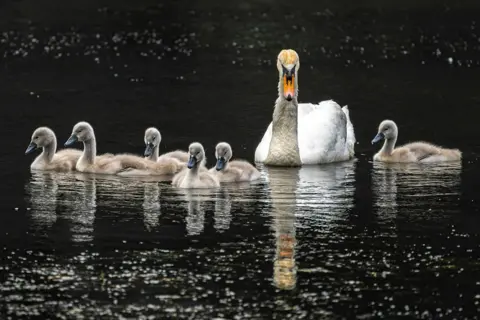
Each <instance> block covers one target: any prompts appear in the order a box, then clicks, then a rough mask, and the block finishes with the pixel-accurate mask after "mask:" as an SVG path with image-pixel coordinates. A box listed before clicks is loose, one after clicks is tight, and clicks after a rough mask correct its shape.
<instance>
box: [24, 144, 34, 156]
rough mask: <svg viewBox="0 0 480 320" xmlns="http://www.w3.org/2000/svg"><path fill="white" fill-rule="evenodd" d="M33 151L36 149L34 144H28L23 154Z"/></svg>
mask: <svg viewBox="0 0 480 320" xmlns="http://www.w3.org/2000/svg"><path fill="white" fill-rule="evenodd" d="M35 149H37V144H36V143H35V142H30V144H29V145H28V147H27V150H25V154H29V153H32V152H33V151H35Z"/></svg>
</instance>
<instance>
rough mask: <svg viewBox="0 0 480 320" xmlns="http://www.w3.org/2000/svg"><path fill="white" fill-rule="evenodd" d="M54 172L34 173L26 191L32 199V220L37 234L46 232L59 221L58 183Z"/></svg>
mask: <svg viewBox="0 0 480 320" xmlns="http://www.w3.org/2000/svg"><path fill="white" fill-rule="evenodd" d="M54 175H55V173H53V172H41V171H38V172H34V171H32V177H31V179H30V181H29V182H28V183H27V184H26V186H25V189H26V193H27V195H28V196H29V197H30V219H31V220H32V227H33V229H35V230H36V231H37V232H45V231H47V230H48V228H50V227H52V225H53V224H54V223H55V222H56V221H57V214H56V212H55V211H56V209H57V191H58V183H57V181H56V180H55V177H54Z"/></svg>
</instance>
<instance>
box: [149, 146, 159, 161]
mask: <svg viewBox="0 0 480 320" xmlns="http://www.w3.org/2000/svg"><path fill="white" fill-rule="evenodd" d="M159 149H160V146H154V147H153V152H152V154H151V155H150V157H148V159H149V160H152V161H155V162H157V161H158V156H159V154H160V150H159Z"/></svg>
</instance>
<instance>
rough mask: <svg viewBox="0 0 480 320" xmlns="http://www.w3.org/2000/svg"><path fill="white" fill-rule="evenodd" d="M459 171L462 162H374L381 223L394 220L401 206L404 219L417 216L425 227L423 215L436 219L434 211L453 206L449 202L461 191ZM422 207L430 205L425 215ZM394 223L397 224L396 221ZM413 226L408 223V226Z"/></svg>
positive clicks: (377, 202) (374, 179)
mask: <svg viewBox="0 0 480 320" xmlns="http://www.w3.org/2000/svg"><path fill="white" fill-rule="evenodd" d="M461 171H462V164H461V163H438V164H416V163H409V164H402V163H377V162H374V164H373V168H372V179H373V192H374V195H375V198H376V199H375V207H376V211H377V216H378V218H379V219H380V220H383V223H387V224H388V223H393V222H394V221H395V220H394V219H395V218H396V216H397V214H398V213H399V211H400V210H401V209H400V208H402V210H403V211H405V213H406V214H405V218H406V221H409V222H412V219H415V218H419V219H422V225H423V226H424V227H425V223H426V220H425V218H427V220H428V219H429V218H431V217H434V216H436V217H437V218H438V217H439V215H436V213H445V211H447V210H452V209H453V210H455V209H456V208H455V206H452V205H451V203H452V202H454V201H457V200H458V199H459V197H460V194H461V190H460V180H461V178H460V174H461ZM449 198H451V199H449ZM445 203H448V206H445ZM425 207H427V208H429V209H428V213H427V214H428V215H426V212H425ZM447 207H448V209H447ZM419 208H420V209H419ZM445 217H448V215H445ZM396 224H397V226H396V227H398V221H397V222H396ZM440 225H442V224H440ZM412 227H413V225H411V224H409V228H412Z"/></svg>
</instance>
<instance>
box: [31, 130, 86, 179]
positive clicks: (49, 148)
mask: <svg viewBox="0 0 480 320" xmlns="http://www.w3.org/2000/svg"><path fill="white" fill-rule="evenodd" d="M38 148H42V149H43V150H42V153H40V155H38V156H37V157H36V158H35V160H33V162H32V164H31V165H30V169H32V170H53V171H72V170H75V164H76V163H77V160H78V159H79V158H80V156H81V155H82V151H81V150H78V149H63V150H60V151H58V152H56V151H57V137H56V136H55V133H54V132H53V130H52V129H50V128H48V127H38V128H37V129H35V131H34V132H33V134H32V139H31V141H30V144H29V145H28V147H27V150H25V154H30V153H32V152H34V151H35V150H36V149H38Z"/></svg>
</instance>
